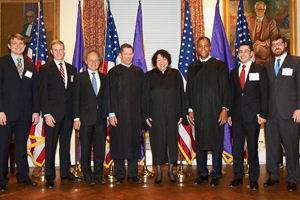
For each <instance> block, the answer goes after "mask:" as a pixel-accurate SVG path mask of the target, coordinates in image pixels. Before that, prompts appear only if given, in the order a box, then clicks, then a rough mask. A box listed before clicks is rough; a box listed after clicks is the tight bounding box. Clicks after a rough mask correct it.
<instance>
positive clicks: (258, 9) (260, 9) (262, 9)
mask: <svg viewBox="0 0 300 200" xmlns="http://www.w3.org/2000/svg"><path fill="white" fill-rule="evenodd" d="M255 10H257V11H265V10H266V9H264V8H255Z"/></svg>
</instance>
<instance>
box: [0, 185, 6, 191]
mask: <svg viewBox="0 0 300 200" xmlns="http://www.w3.org/2000/svg"><path fill="white" fill-rule="evenodd" d="M0 192H6V184H4V183H1V184H0Z"/></svg>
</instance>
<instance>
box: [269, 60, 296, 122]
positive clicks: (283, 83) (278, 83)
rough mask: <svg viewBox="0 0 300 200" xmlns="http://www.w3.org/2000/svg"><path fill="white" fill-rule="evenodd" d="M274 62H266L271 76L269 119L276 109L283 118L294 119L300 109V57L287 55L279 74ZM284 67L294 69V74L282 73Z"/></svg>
mask: <svg viewBox="0 0 300 200" xmlns="http://www.w3.org/2000/svg"><path fill="white" fill-rule="evenodd" d="M274 62H275V60H271V61H269V62H267V63H265V67H266V68H267V71H268V76H269V99H270V101H269V114H268V119H272V117H273V116H274V114H275V112H276V110H277V111H278V113H279V114H280V116H281V117H282V118H283V119H292V117H293V113H294V111H295V110H296V109H300V57H296V56H291V55H287V56H286V58H285V60H284V62H283V63H282V65H281V68H280V70H279V72H278V74H277V76H276V75H275V71H274ZM283 69H292V76H286V75H282V72H283Z"/></svg>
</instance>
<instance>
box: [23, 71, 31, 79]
mask: <svg viewBox="0 0 300 200" xmlns="http://www.w3.org/2000/svg"><path fill="white" fill-rule="evenodd" d="M24 76H26V77H28V78H32V72H31V71H26V72H25V75H24Z"/></svg>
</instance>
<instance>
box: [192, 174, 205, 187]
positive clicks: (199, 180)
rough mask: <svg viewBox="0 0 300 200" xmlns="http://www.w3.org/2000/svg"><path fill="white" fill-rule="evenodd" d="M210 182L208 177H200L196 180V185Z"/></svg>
mask: <svg viewBox="0 0 300 200" xmlns="http://www.w3.org/2000/svg"><path fill="white" fill-rule="evenodd" d="M207 181H208V177H204V176H199V177H198V178H196V180H195V181H194V184H195V185H200V184H202V183H205V182H207Z"/></svg>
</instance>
